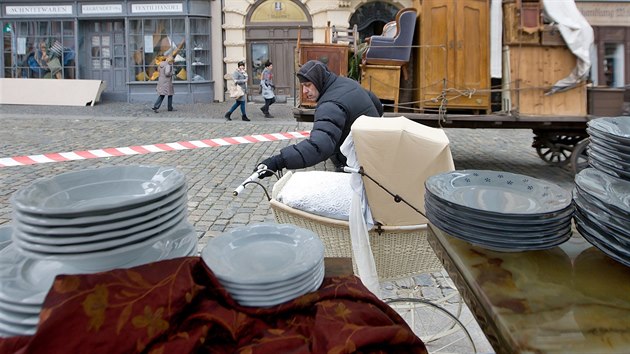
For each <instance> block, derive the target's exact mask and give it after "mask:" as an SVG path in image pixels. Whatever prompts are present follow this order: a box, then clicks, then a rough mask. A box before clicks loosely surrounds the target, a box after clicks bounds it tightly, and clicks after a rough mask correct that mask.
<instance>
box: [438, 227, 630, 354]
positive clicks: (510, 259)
mask: <svg viewBox="0 0 630 354" xmlns="http://www.w3.org/2000/svg"><path fill="white" fill-rule="evenodd" d="M429 229H430V232H429V242H430V244H431V246H432V247H433V249H434V251H435V252H436V254H437V255H438V258H440V259H441V260H442V262H443V263H444V266H445V268H446V270H447V271H448V272H449V275H450V276H451V278H452V279H453V281H454V282H455V284H456V286H457V288H458V290H459V291H460V293H461V294H462V297H463V298H464V300H465V301H466V302H467V304H468V306H469V307H470V308H471V310H472V311H473V313H474V314H475V317H476V318H477V320H478V322H479V324H480V326H481V328H482V329H483V331H484V333H485V334H486V336H487V337H488V340H489V341H490V343H491V344H492V346H493V348H494V349H495V350H496V351H497V352H498V353H503V352H505V353H628V352H630V268H629V267H626V266H624V265H622V264H621V263H618V262H616V261H615V260H613V259H611V258H609V257H608V256H606V255H605V254H604V253H602V252H600V251H599V250H598V249H597V248H595V247H593V246H591V244H589V243H588V242H587V241H585V240H584V239H583V238H582V237H581V236H580V235H579V233H577V232H575V233H574V235H573V237H571V238H570V239H569V240H568V241H567V242H565V243H563V244H562V245H560V246H557V247H554V248H552V249H548V250H542V251H528V252H496V251H491V250H486V249H484V248H481V247H477V246H473V245H472V244H469V243H467V242H465V241H462V240H459V239H456V238H454V237H452V236H449V235H448V234H446V233H444V232H442V231H441V230H439V229H438V228H436V227H434V226H431V227H430V228H429Z"/></svg>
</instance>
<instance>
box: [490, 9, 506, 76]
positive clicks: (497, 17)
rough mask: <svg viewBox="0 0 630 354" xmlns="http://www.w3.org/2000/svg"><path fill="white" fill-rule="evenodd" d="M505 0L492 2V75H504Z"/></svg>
mask: <svg viewBox="0 0 630 354" xmlns="http://www.w3.org/2000/svg"><path fill="white" fill-rule="evenodd" d="M502 5H503V0H492V2H491V3H490V77H493V78H499V79H500V78H501V77H502V76H503V64H502V59H503V45H502V43H503V39H502V38H503V8H502Z"/></svg>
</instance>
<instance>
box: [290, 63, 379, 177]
mask: <svg viewBox="0 0 630 354" xmlns="http://www.w3.org/2000/svg"><path fill="white" fill-rule="evenodd" d="M297 75H298V78H299V79H300V82H305V81H309V82H312V83H313V85H315V87H316V88H317V90H318V91H319V98H318V99H317V107H316V108H315V120H314V123H313V129H312V130H311V134H310V137H309V138H308V139H306V140H303V141H301V142H299V143H297V144H295V145H291V146H287V147H285V148H283V149H282V150H280V157H281V159H282V160H283V161H282V162H283V163H284V167H286V168H288V169H298V168H305V167H309V166H313V165H316V164H318V163H320V162H322V161H325V160H326V159H328V158H330V157H333V155H334V156H335V157H336V158H337V160H338V161H341V162H345V157H344V156H343V155H342V154H341V152H340V147H341V144H342V143H343V142H344V140H345V139H346V137H347V136H348V134H350V127H351V126H352V123H354V121H355V120H356V119H357V118H358V117H360V116H361V115H366V116H371V117H380V116H382V115H383V106H382V104H381V102H380V101H379V99H378V97H376V95H374V94H373V93H372V92H369V91H367V90H365V89H364V88H362V87H361V86H360V85H359V83H358V82H356V81H354V80H352V79H348V78H345V77H340V76H337V75H336V74H334V73H332V72H330V71H328V68H327V67H326V66H325V65H324V64H323V63H322V62H319V61H316V60H311V61H309V62H307V63H306V64H304V65H303V66H302V68H300V71H299V73H298V74H297ZM282 162H281V163H282Z"/></svg>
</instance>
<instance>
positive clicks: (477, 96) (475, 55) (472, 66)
mask: <svg viewBox="0 0 630 354" xmlns="http://www.w3.org/2000/svg"><path fill="white" fill-rule="evenodd" d="M415 3H416V7H417V8H419V9H420V18H419V31H416V32H417V33H419V45H420V50H419V53H420V56H419V58H420V59H419V60H416V75H417V78H416V82H417V83H418V85H417V86H418V88H419V90H417V91H416V101H418V106H419V107H420V108H430V109H436V108H439V107H440V106H442V105H444V104H445V107H446V108H455V109H472V110H485V111H487V112H488V113H489V111H490V90H489V89H490V42H489V41H490V4H489V0H417V1H416V2H415ZM444 99H446V101H444Z"/></svg>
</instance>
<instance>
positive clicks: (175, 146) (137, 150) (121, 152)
mask: <svg viewBox="0 0 630 354" xmlns="http://www.w3.org/2000/svg"><path fill="white" fill-rule="evenodd" d="M309 135H310V132H309V131H297V132H287V133H273V134H261V135H246V136H236V137H230V138H217V139H204V140H192V141H178V142H175V143H162V144H153V145H138V146H126V147H118V148H106V149H97V150H83V151H71V152H56V153H49V154H43V155H30V156H15V157H5V158H0V167H11V166H24V165H34V164H40V163H51V162H64V161H74V160H86V159H98V158H103V157H114V156H129V155H141V154H151V153H155V152H165V151H174V150H191V149H201V148H213V147H221V146H229V145H240V144H253V143H262V142H270V141H278V140H289V139H301V138H308V137H309Z"/></svg>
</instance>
